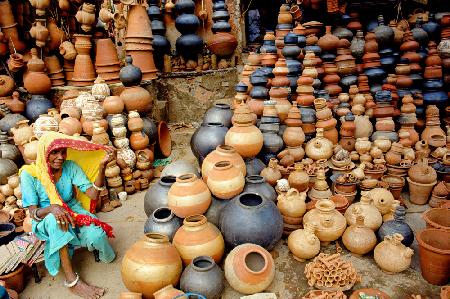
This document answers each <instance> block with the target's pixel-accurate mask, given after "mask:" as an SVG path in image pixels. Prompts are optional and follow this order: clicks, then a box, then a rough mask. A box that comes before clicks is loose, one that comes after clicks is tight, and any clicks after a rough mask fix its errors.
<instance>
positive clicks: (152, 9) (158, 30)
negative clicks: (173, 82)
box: [147, 0, 170, 70]
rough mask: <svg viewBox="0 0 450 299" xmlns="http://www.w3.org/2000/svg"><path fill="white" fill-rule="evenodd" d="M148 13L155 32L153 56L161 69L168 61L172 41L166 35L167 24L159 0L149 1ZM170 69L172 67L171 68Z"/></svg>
mask: <svg viewBox="0 0 450 299" xmlns="http://www.w3.org/2000/svg"><path fill="white" fill-rule="evenodd" d="M148 5H149V6H148V8H147V14H148V17H149V18H150V20H151V28H152V33H153V48H154V52H153V56H154V61H155V64H156V66H157V67H158V69H159V70H163V69H164V64H165V63H166V62H165V61H167V57H165V55H168V54H169V52H170V43H169V41H168V40H167V38H166V37H165V33H166V26H165V25H164V22H163V16H162V14H161V9H160V7H159V1H157V0H151V1H148ZM169 70H170V68H169Z"/></svg>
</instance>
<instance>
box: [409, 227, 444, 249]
mask: <svg viewBox="0 0 450 299" xmlns="http://www.w3.org/2000/svg"><path fill="white" fill-rule="evenodd" d="M429 232H430V233H443V234H447V235H448V237H449V238H450V231H446V230H443V229H437V228H426V229H423V230H421V231H419V232H418V233H416V240H417V242H418V243H419V248H420V247H423V248H425V249H427V250H430V251H432V252H434V253H439V254H446V255H450V249H447V250H445V249H440V248H436V247H433V246H431V245H429V244H428V243H425V241H424V240H422V236H423V235H424V234H426V233H429ZM419 250H420V249H419Z"/></svg>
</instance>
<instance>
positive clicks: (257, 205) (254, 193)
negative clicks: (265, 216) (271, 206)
mask: <svg viewBox="0 0 450 299" xmlns="http://www.w3.org/2000/svg"><path fill="white" fill-rule="evenodd" d="M249 195H251V196H254V197H256V199H257V200H258V201H260V202H259V203H258V204H255V205H252V204H251V203H250V202H249V203H248V204H245V203H243V202H242V201H241V200H242V199H244V200H245V199H246V197H247V196H249ZM237 202H238V204H239V205H240V206H241V207H242V208H244V209H259V208H260V207H262V206H263V205H264V204H265V201H264V197H263V196H262V195H260V194H258V193H256V192H244V193H241V195H239V197H238V198H237Z"/></svg>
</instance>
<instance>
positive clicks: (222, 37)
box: [207, 32, 238, 57]
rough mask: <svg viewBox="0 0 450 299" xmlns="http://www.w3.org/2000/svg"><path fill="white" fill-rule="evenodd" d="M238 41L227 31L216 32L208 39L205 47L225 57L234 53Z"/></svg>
mask: <svg viewBox="0 0 450 299" xmlns="http://www.w3.org/2000/svg"><path fill="white" fill-rule="evenodd" d="M237 45H238V43H237V39H236V37H235V36H234V35H232V34H231V33H228V32H218V33H216V34H214V35H212V37H211V38H210V39H209V40H208V43H207V47H208V49H209V50H210V51H211V52H212V53H213V54H216V55H217V56H219V57H227V56H230V55H231V54H233V53H234V50H235V49H236V47H237Z"/></svg>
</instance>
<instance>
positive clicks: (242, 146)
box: [225, 118, 263, 158]
mask: <svg viewBox="0 0 450 299" xmlns="http://www.w3.org/2000/svg"><path fill="white" fill-rule="evenodd" d="M252 119H253V118H252ZM225 144H226V145H230V146H232V147H234V148H235V149H236V151H237V152H238V153H239V154H240V155H241V156H242V157H243V158H251V157H254V156H256V155H257V154H258V153H259V152H260V150H261V149H262V146H263V135H262V133H261V131H260V130H259V129H258V128H257V127H255V126H254V125H252V123H251V122H246V121H245V122H240V121H239V120H238V121H235V124H234V125H233V126H232V127H231V128H230V129H229V130H228V132H227V134H226V135H225Z"/></svg>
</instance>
